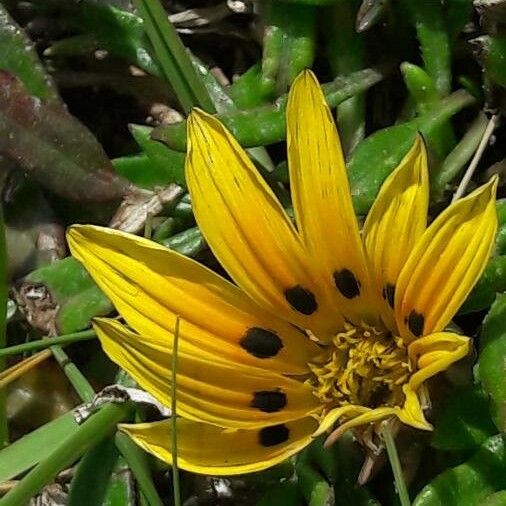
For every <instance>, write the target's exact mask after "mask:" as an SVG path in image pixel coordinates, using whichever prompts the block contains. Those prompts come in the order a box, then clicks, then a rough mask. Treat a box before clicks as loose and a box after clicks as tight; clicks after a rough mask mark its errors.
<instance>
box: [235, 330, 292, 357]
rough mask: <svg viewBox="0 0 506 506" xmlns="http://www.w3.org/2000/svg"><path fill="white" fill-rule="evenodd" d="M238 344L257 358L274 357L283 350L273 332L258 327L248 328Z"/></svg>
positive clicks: (278, 338) (281, 343) (280, 342)
mask: <svg viewBox="0 0 506 506" xmlns="http://www.w3.org/2000/svg"><path fill="white" fill-rule="evenodd" d="M239 344H240V345H241V347H242V348H244V349H245V350H246V351H247V352H248V353H249V354H251V355H253V356H254V357H257V358H272V357H275V356H276V355H277V354H278V353H279V350H281V348H283V342H282V341H281V339H280V337H279V336H278V335H277V334H276V333H275V332H273V331H272V330H266V329H262V328H260V327H251V328H249V329H248V330H247V332H246V334H245V336H244V337H243V338H242V339H241V340H240V342H239Z"/></svg>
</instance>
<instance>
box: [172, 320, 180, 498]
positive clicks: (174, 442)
mask: <svg viewBox="0 0 506 506" xmlns="http://www.w3.org/2000/svg"><path fill="white" fill-rule="evenodd" d="M178 341H179V316H176V325H175V329H174V342H173V345H172V392H171V423H172V442H171V449H172V488H173V492H174V506H181V491H180V487H179V469H178V467H177V415H176V407H177V406H176V403H177V401H176V392H177V348H178Z"/></svg>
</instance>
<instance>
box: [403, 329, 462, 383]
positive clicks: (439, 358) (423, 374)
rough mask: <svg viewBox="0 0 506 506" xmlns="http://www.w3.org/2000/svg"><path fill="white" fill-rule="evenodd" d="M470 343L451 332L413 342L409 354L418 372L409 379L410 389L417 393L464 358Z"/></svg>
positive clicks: (436, 334) (439, 333) (438, 333)
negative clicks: (440, 373)
mask: <svg viewBox="0 0 506 506" xmlns="http://www.w3.org/2000/svg"><path fill="white" fill-rule="evenodd" d="M470 342H471V341H470V339H469V338H468V337H465V336H460V335H458V334H454V333H451V332H437V333H434V334H431V335H428V336H425V337H421V338H419V339H416V340H415V341H413V342H412V343H411V344H410V345H409V347H408V353H409V358H410V359H411V361H412V362H413V363H414V364H415V365H416V368H417V371H416V372H415V373H414V374H413V375H412V376H411V378H410V379H409V387H410V388H411V389H412V390H413V391H415V392H416V390H417V389H418V388H419V387H420V386H421V384H422V383H423V382H424V381H426V380H427V379H429V378H431V377H432V376H434V375H435V374H437V373H439V372H441V371H444V370H446V369H448V367H450V365H452V364H453V363H454V362H457V361H458V360H460V359H462V358H464V357H465V356H466V355H467V354H468V353H469V348H470Z"/></svg>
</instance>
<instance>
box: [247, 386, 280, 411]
mask: <svg viewBox="0 0 506 506" xmlns="http://www.w3.org/2000/svg"><path fill="white" fill-rule="evenodd" d="M250 406H251V407H252V408H258V409H259V410H260V411H263V412H264V413H275V412H276V411H281V410H282V409H283V408H284V407H285V406H286V394H285V393H284V392H282V391H281V390H261V391H260V392H255V393H254V394H253V399H252V401H251V404H250Z"/></svg>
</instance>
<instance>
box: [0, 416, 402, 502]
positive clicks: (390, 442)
mask: <svg viewBox="0 0 506 506" xmlns="http://www.w3.org/2000/svg"><path fill="white" fill-rule="evenodd" d="M383 439H384V440H385V445H386V448H387V454H388V460H389V461H390V465H391V466H392V472H393V474H394V480H395V488H396V489H397V494H398V495H399V499H400V501H401V506H410V505H411V502H410V500H409V494H408V489H407V487H406V482H405V481H404V474H403V472H402V467H401V463H400V461H399V455H398V453H397V448H396V446H395V441H394V438H393V436H392V431H391V429H390V426H389V422H388V421H387V422H386V423H384V424H383ZM0 506H1V504H0Z"/></svg>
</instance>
